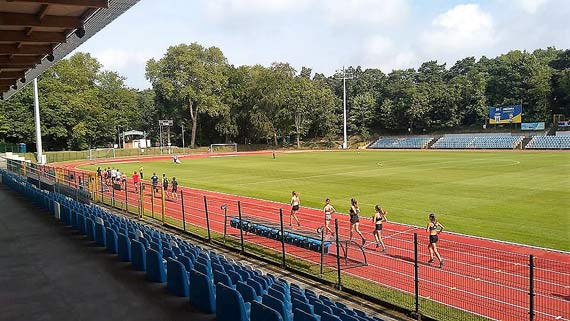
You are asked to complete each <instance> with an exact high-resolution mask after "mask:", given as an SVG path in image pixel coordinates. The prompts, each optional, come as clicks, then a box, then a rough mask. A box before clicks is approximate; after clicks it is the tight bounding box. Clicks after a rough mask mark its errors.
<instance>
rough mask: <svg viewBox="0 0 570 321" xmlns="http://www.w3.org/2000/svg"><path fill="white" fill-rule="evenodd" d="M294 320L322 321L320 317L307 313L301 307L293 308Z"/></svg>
mask: <svg viewBox="0 0 570 321" xmlns="http://www.w3.org/2000/svg"><path fill="white" fill-rule="evenodd" d="M293 320H294V321H320V317H318V316H316V315H314V314H310V313H307V312H305V311H303V310H300V309H294V310H293Z"/></svg>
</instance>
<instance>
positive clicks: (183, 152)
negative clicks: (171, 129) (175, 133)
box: [180, 124, 186, 154]
mask: <svg viewBox="0 0 570 321" xmlns="http://www.w3.org/2000/svg"><path fill="white" fill-rule="evenodd" d="M180 126H181V127H182V154H186V153H185V151H184V124H182V125H180Z"/></svg>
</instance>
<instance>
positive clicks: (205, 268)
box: [194, 261, 214, 278]
mask: <svg viewBox="0 0 570 321" xmlns="http://www.w3.org/2000/svg"><path fill="white" fill-rule="evenodd" d="M194 269H196V270H198V271H200V272H202V273H204V274H206V275H207V276H208V277H209V278H214V274H213V273H212V268H211V267H210V266H206V265H204V264H202V263H200V262H198V261H196V263H194Z"/></svg>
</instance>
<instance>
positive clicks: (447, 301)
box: [8, 161, 570, 320]
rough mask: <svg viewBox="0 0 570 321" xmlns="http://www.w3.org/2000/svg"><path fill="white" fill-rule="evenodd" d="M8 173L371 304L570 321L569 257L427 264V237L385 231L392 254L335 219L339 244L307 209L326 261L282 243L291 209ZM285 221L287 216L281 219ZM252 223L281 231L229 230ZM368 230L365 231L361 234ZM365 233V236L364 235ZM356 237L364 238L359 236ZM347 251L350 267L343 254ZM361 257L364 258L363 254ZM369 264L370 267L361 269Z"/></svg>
mask: <svg viewBox="0 0 570 321" xmlns="http://www.w3.org/2000/svg"><path fill="white" fill-rule="evenodd" d="M8 170H9V171H11V172H13V173H17V174H18V175H21V176H24V177H27V179H28V181H30V182H33V183H35V184H37V186H38V187H40V188H43V189H48V190H50V191H52V192H59V193H64V194H65V195H67V196H69V197H72V198H76V199H80V200H82V201H84V202H85V201H86V200H85V197H86V196H87V198H88V200H91V201H94V202H97V203H102V204H105V205H108V206H112V207H114V208H116V209H118V210H121V211H123V212H125V213H131V214H135V215H137V216H138V217H140V218H142V219H145V220H149V221H154V222H157V223H160V224H163V225H165V226H168V227H170V228H175V229H178V230H180V231H183V232H185V233H188V234H191V235H192V236H194V237H198V238H201V239H203V240H204V241H206V242H211V243H213V244H216V245H217V246H223V247H226V248H229V249H233V250H235V251H237V252H240V253H241V254H243V255H248V256H254V257H257V258H259V259H262V260H264V261H266V262H269V263H271V264H274V265H277V266H281V267H283V268H284V269H287V270H288V271H292V272H295V273H299V274H302V275H304V276H307V277H311V278H313V279H315V280H318V281H320V282H322V283H324V284H329V285H332V286H334V287H336V288H337V289H339V290H342V291H345V292H348V293H351V294H353V295H356V296H360V297H362V298H364V299H367V300H369V301H371V302H377V303H384V304H388V305H391V306H392V307H394V308H397V309H400V310H405V311H408V312H410V313H412V314H414V315H417V316H423V317H424V319H425V318H432V319H437V320H570V259H569V258H570V254H568V253H564V252H560V253H559V254H560V257H561V258H562V259H561V260H557V261H556V260H550V259H547V258H542V257H537V256H533V255H528V254H521V253H518V252H508V251H504V250H499V249H496V248H491V247H484V246H480V245H477V244H476V242H475V241H474V240H475V239H473V238H471V239H468V240H469V241H470V242H452V241H448V240H440V241H439V242H438V245H440V246H441V248H442V249H441V251H442V253H443V254H444V256H445V266H444V267H443V268H439V267H437V266H432V265H429V264H427V263H426V262H427V260H428V256H427V251H426V250H425V248H426V247H427V243H426V241H425V237H421V238H418V234H417V232H418V231H419V229H418V228H417V227H413V226H403V225H395V224H390V225H389V226H390V227H385V228H384V230H383V234H384V242H385V243H386V244H387V246H388V252H387V253H383V252H380V251H379V249H376V247H375V246H374V244H368V245H367V246H364V247H363V248H361V249H363V250H364V253H363V254H362V252H360V251H359V248H358V245H354V243H346V244H352V245H345V247H346V248H344V249H343V248H342V247H341V244H340V243H341V242H339V239H341V238H344V239H346V238H348V237H349V229H350V227H349V225H348V224H346V222H345V220H344V219H342V217H343V216H336V217H335V218H336V219H335V220H334V224H333V225H332V228H333V229H334V230H336V233H335V236H334V237H332V236H326V235H324V234H319V233H317V232H316V231H315V228H316V227H321V225H323V223H324V221H323V217H322V214H320V212H318V211H312V210H308V209H307V211H305V213H304V214H303V215H304V220H303V222H307V223H305V224H304V225H305V226H304V227H301V228H298V229H300V230H301V231H302V232H303V233H305V234H306V233H313V234H314V236H315V238H319V237H320V238H321V239H322V241H323V242H324V241H327V242H331V246H330V248H329V249H328V253H327V254H323V253H322V252H321V253H318V252H316V251H311V250H307V249H305V248H303V247H301V246H297V245H294V244H290V243H287V242H285V241H284V238H285V237H286V236H287V233H286V232H284V231H286V230H291V228H289V227H286V226H287V225H289V217H288V216H289V215H288V208H287V205H285V204H281V203H274V202H267V201H261V200H256V199H251V198H246V197H239V196H235V195H227V194H221V193H215V192H210V191H203V190H196V189H191V188H184V187H181V188H180V189H179V191H178V193H177V197H175V195H173V194H171V193H170V191H165V190H164V189H162V187H161V186H160V185H159V186H157V187H156V188H154V187H153V186H152V185H151V184H150V183H149V182H147V181H143V182H141V183H140V184H138V185H136V186H135V185H134V184H133V183H132V182H131V181H130V180H128V181H125V182H119V183H118V185H116V186H113V185H112V184H111V182H109V181H106V180H105V179H104V178H103V177H97V174H95V173H90V172H84V171H73V170H68V169H63V168H58V167H52V166H36V165H29V164H24V163H20V162H17V161H8ZM283 213H285V214H283ZM242 215H243V216H244V217H245V216H248V217H256V218H259V219H263V220H264V221H266V222H269V223H270V224H271V225H272V226H276V227H279V229H280V231H281V233H280V237H278V238H269V237H263V236H260V235H257V234H255V233H248V232H247V231H245V230H244V229H240V228H235V227H231V226H230V225H229V222H228V217H239V218H240V219H241V217H242ZM361 228H362V229H364V228H365V225H363V226H362V227H361ZM366 233H368V231H366ZM356 239H358V237H356ZM343 250H347V251H348V255H347V258H346V259H345V258H344V256H343V253H342V251H343ZM363 255H364V256H365V258H363V257H362V256H363ZM364 262H366V263H364Z"/></svg>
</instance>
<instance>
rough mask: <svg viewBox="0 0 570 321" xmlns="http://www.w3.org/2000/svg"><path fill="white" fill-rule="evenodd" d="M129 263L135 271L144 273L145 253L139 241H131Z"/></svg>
mask: <svg viewBox="0 0 570 321" xmlns="http://www.w3.org/2000/svg"><path fill="white" fill-rule="evenodd" d="M131 263H132V264H133V267H134V268H135V270H137V271H146V251H145V248H144V245H143V244H142V243H141V242H139V241H135V240H132V241H131Z"/></svg>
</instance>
